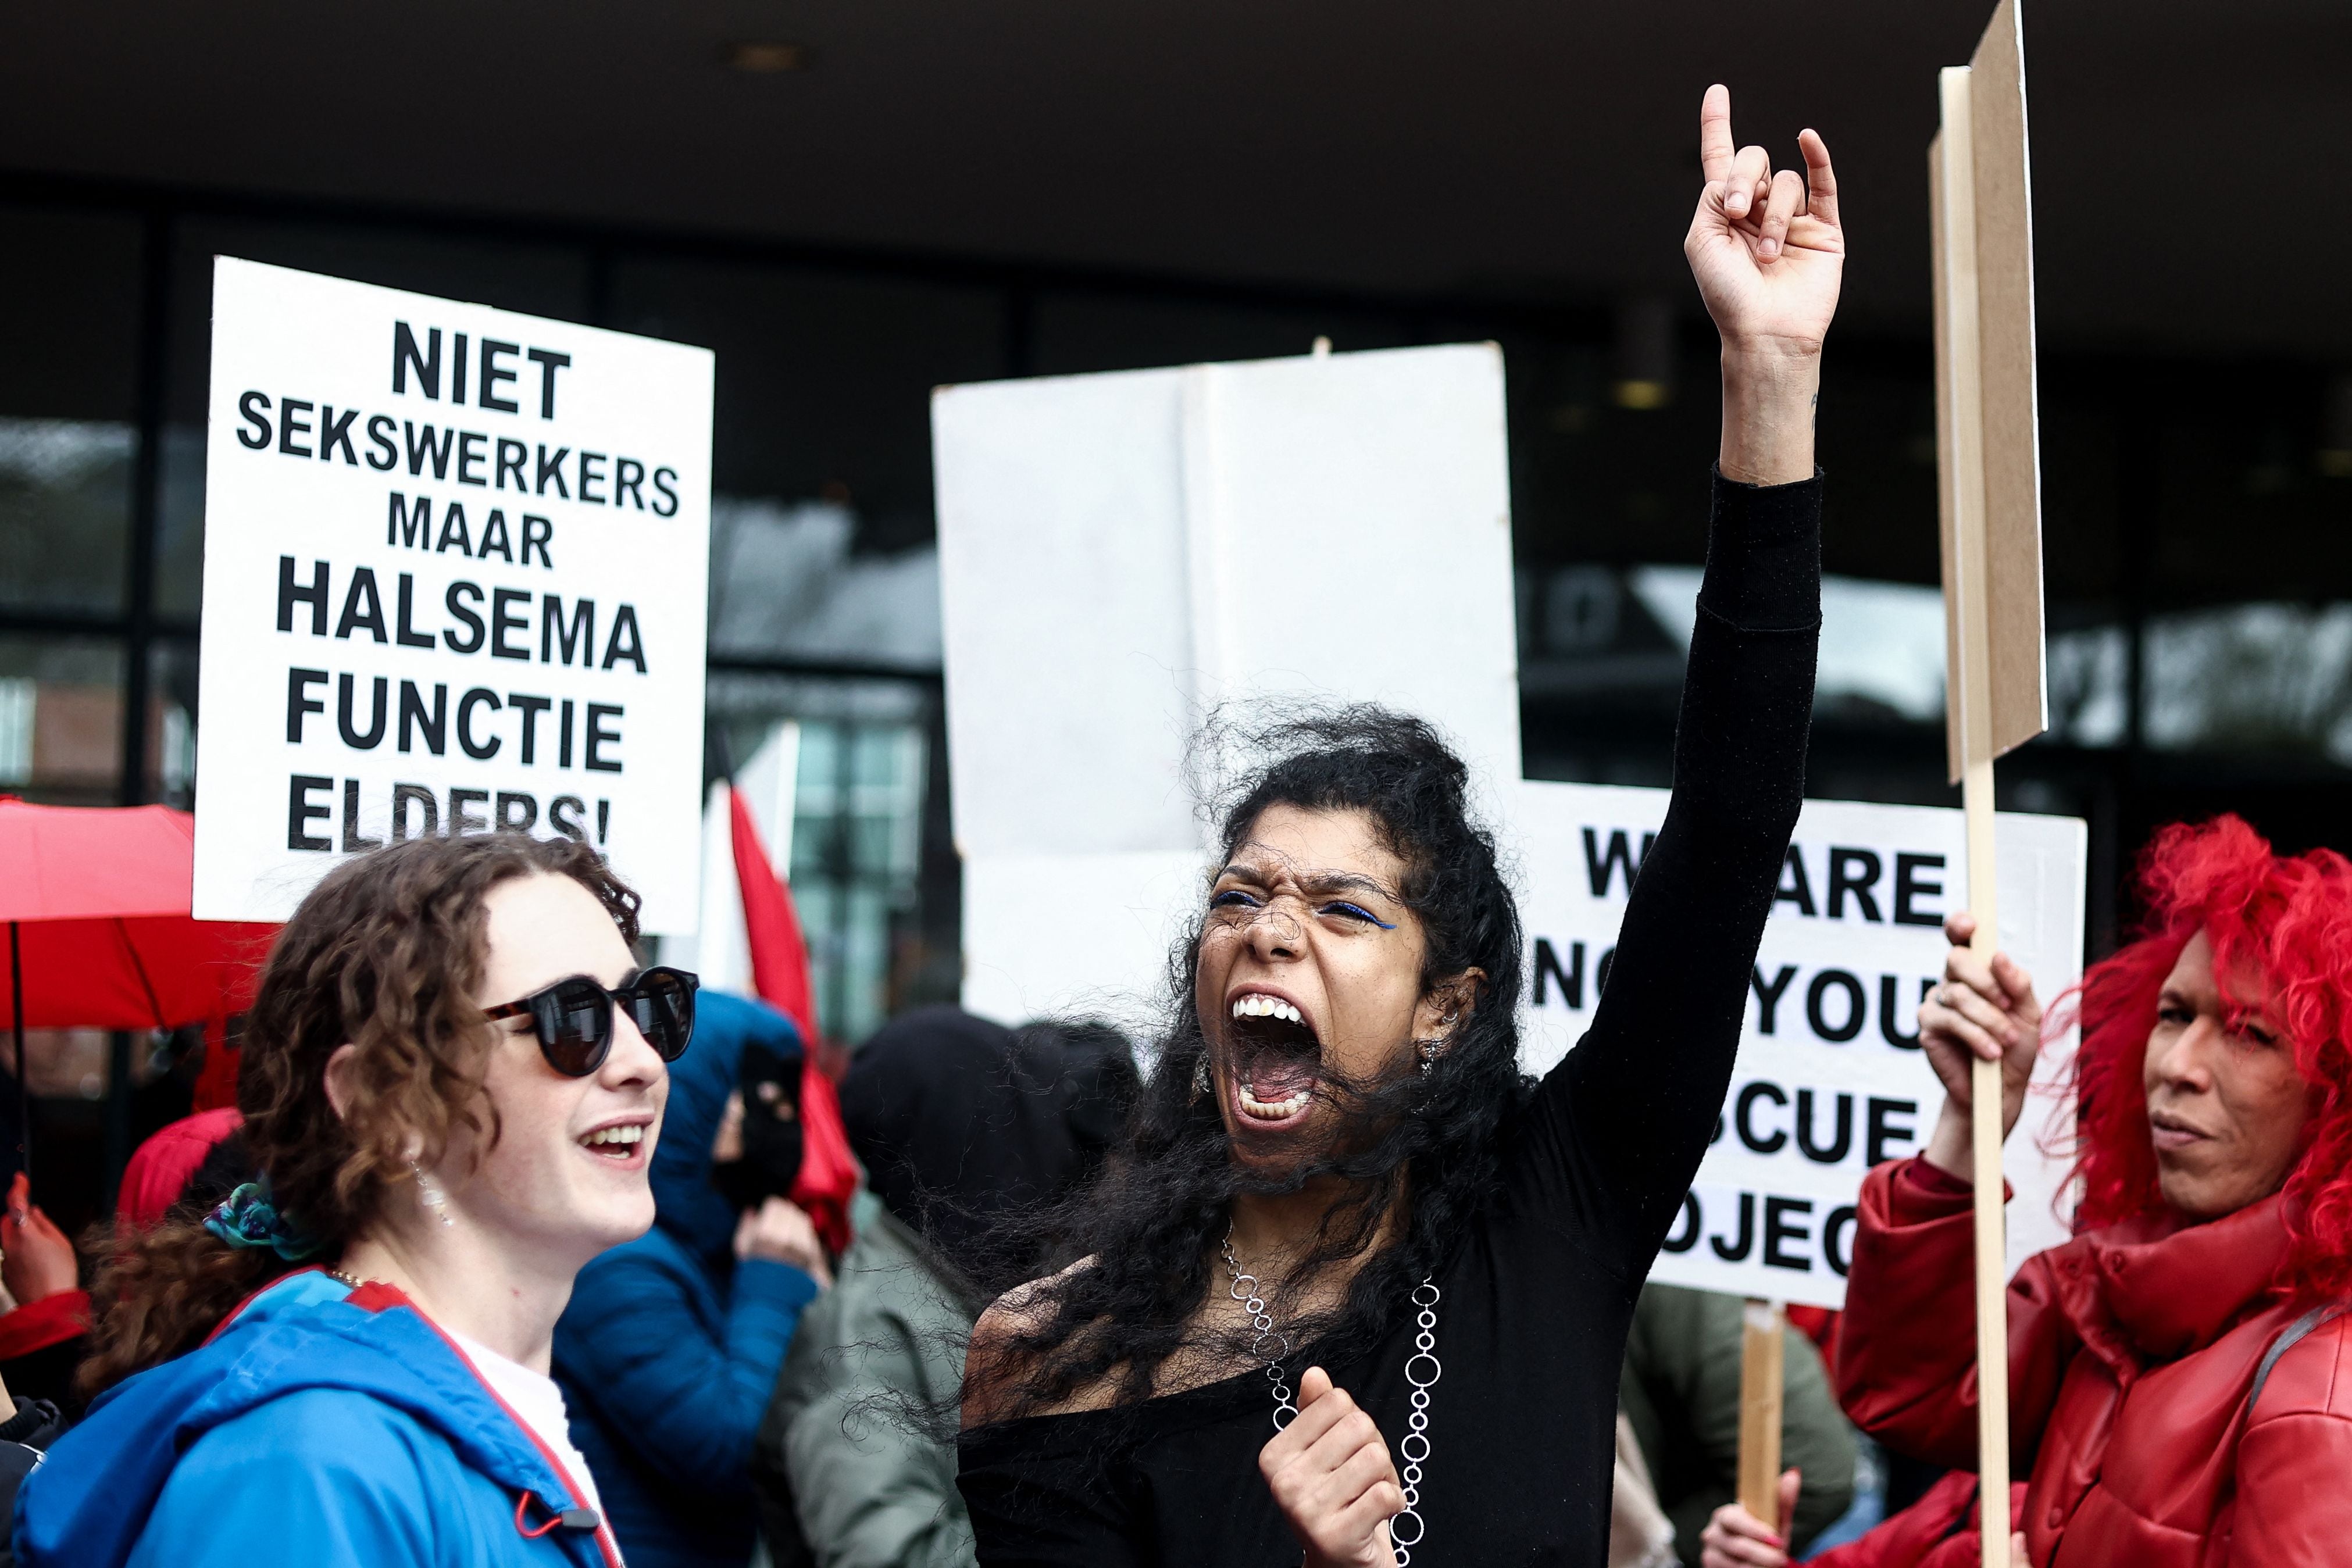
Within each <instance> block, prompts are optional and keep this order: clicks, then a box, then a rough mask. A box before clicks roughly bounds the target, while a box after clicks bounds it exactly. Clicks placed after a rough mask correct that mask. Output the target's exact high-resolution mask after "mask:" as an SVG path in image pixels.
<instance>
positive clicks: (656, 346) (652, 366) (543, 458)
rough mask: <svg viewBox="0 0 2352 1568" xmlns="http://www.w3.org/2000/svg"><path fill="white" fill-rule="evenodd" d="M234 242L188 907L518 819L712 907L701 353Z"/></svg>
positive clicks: (226, 905) (652, 910) (238, 908)
mask: <svg viewBox="0 0 2352 1568" xmlns="http://www.w3.org/2000/svg"><path fill="white" fill-rule="evenodd" d="M711 391H712V360H711V356H710V354H709V351H708V350H701V349H695V348H688V347H685V346H682V345H679V344H674V343H665V342H658V341H656V340H650V339H646V338H637V337H631V336H628V335H625V334H622V333H617V332H608V331H603V330H599V329H593V328H589V327H582V326H577V325H574V324H572V323H569V322H561V321H551V320H543V319H538V318H535V317H528V316H519V315H515V314H512V313H510V312H507V311H500V310H494V309H490V308H486V307H482V306H477V305H466V304H459V303H457V302H454V301H449V300H442V299H436V298H429V297H426V296H423V295H415V294H407V293H403V292H400V291H397V290H394V289H388V288H379V287H373V286H371V285H367V284H360V283H352V282H347V281H344V280H341V279H338V278H329V277H317V276H314V275H311V274H309V273H302V272H295V271H289V270H288V269H285V268H282V267H266V266H262V265H259V264H257V263H253V262H247V261H239V260H235V259H232V258H229V257H221V258H218V259H217V260H216V262H215V274H214V315H213V361H212V391H211V407H210V433H209V438H208V442H207V447H206V464H207V466H206V477H205V601H204V622H203V633H204V644H203V667H202V673H201V692H200V712H201V715H202V723H201V727H200V730H199V738H198V754H197V789H198V801H197V806H198V810H197V826H196V886H195V913H196V914H197V915H199V916H201V917H205V918H216V919H245V920H254V919H271V920H274V919H283V918H284V917H285V916H286V915H288V914H289V913H290V912H291V911H292V909H293V907H294V905H295V904H296V903H298V902H299V899H300V897H301V895H302V894H304V893H305V892H307V891H308V890H309V888H310V885H311V884H312V883H315V882H316V881H317V880H318V878H319V877H320V875H322V874H324V873H325V872H326V870H327V869H328V868H329V867H330V866H331V865H332V864H333V863H334V862H336V861H337V860H338V859H339V858H340V857H341V856H343V855H347V854H351V853H354V852H361V851H364V850H367V849H371V848H373V847H375V846H376V845H378V844H381V843H383V842H386V841H395V840H399V839H403V838H409V837H415V836H417V835H419V834H425V833H432V832H436V831H437V832H466V831H488V830H491V829H497V828H507V829H518V830H521V831H530V832H536V833H539V834H541V835H542V836H544V835H549V834H556V833H561V834H564V835H567V836H569V837H572V838H575V839H579V840H581V841H584V842H587V843H590V844H593V845H594V846H595V847H596V848H597V849H598V850H600V851H602V852H604V853H605V854H607V855H608V856H609V857H610V858H611V859H612V861H613V862H614V866H615V868H616V869H617V870H618V871H619V872H620V873H622V874H623V875H624V876H625V878H626V879H627V880H628V881H629V882H630V883H632V885H634V886H635V887H636V889H637V890H638V891H639V892H640V893H641V894H643V896H644V898H645V908H644V924H645V926H646V929H647V930H649V931H656V932H690V931H691V930H693V928H694V925H695V921H696V914H697V891H698V890H697V883H698V874H699V858H698V857H699V846H698V831H699V822H700V794H701V782H702V755H703V752H702V705H703V654H704V636H705V619H706V615H707V591H708V579H709V473H710V424H711Z"/></svg>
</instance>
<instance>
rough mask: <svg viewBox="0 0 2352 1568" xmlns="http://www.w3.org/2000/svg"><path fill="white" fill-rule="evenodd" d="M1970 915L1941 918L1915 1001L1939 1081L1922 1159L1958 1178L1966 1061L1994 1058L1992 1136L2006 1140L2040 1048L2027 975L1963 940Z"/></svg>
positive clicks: (1968, 1103)
mask: <svg viewBox="0 0 2352 1568" xmlns="http://www.w3.org/2000/svg"><path fill="white" fill-rule="evenodd" d="M1976 933H1977V922H1976V916H1974V915H1968V914H1964V913H1963V914H1954V915H1946V916H1945V917H1944V936H1945V937H1946V939H1947V940H1948V941H1949V942H1950V943H1951V944H1952V946H1951V949H1950V951H1948V953H1946V954H1945V955H1944V978H1943V981H1942V983H1941V984H1939V985H1938V986H1937V987H1936V988H1935V989H1934V990H1932V991H1930V992H1928V993H1927V1000H1926V1001H1924V1002H1922V1003H1920V1004H1919V1043H1920V1045H1921V1046H1922V1047H1923V1048H1924V1049H1925V1050H1926V1051H1927V1062H1928V1065H1929V1066H1931V1067H1933V1068H1934V1069H1935V1070H1936V1076H1937V1078H1939V1079H1941V1080H1942V1081H1943V1084H1944V1111H1943V1114H1942V1115H1941V1116H1940V1117H1939V1118H1938V1119H1937V1123H1936V1130H1935V1132H1934V1134H1931V1135H1930V1136H1929V1138H1928V1140H1927V1148H1926V1150H1925V1151H1924V1153H1925V1154H1926V1155H1927V1163H1928V1164H1930V1165H1932V1166H1936V1167H1937V1169H1939V1170H1942V1171H1944V1172H1946V1173H1948V1175H1951V1176H1958V1177H1959V1178H1960V1179H1961V1180H1962V1181H1967V1180H1969V1172H1970V1171H1971V1170H1972V1169H1973V1168H1974V1166H1973V1162H1972V1160H1971V1158H1970V1155H1969V1145H1970V1134H1971V1125H1970V1124H1971V1118H1972V1116H1973V1113H1974V1112H1973V1105H1972V1096H1971V1095H1970V1093H1969V1089H1970V1079H1969V1073H1970V1071H1971V1069H1970V1065H1969V1064H1970V1063H1971V1062H1972V1061H1976V1060H1977V1059H1979V1058H1981V1059H1983V1060H1984V1061H1998V1062H2000V1088H2001V1095H2000V1135H2001V1136H2002V1137H2003V1138H2004V1139H2006V1138H2007V1137H2008V1136H2009V1134H2010V1132H2011V1129H2012V1128H2014V1127H2015V1126H2016V1125H2017V1118H2018V1117H2019V1116H2020V1115H2021V1113H2023V1112H2024V1110H2025V1091H2026V1086H2027V1085H2028V1084H2029V1083H2030V1082H2032V1078H2033V1061H2034V1058H2035V1057H2036V1056H2038V1055H2040V1054H2041V1051H2042V1003H2041V1002H2040V1001H2039V1000H2037V999H2036V998H2035V997H2034V995H2033V977H2032V976H2031V975H2029V974H2027V973H2026V972H2025V970H2024V968H2023V967H2021V966H2020V965H2019V963H2018V962H2017V960H2016V959H2014V958H2012V957H2011V956H2009V955H2008V954H2006V953H1995V954H1994V955H1993V956H1992V957H1991V958H1990V959H1989V960H1988V959H1986V958H1984V957H1981V956H1979V955H1978V954H1977V953H1976V952H1975V951H1974V950H1973V949H1972V948H1970V947H1969V940H1970V938H1972V937H1974V936H1976Z"/></svg>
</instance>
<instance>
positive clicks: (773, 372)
mask: <svg viewBox="0 0 2352 1568" xmlns="http://www.w3.org/2000/svg"><path fill="white" fill-rule="evenodd" d="M613 325H614V326H615V327H618V328H620V329H623V330H625V331H632V332H644V333H647V334H650V335H652V336H654V337H657V338H667V339H672V340H677V341H679V342H688V343H699V344H702V345H704V346H706V347H708V348H709V349H711V350H713V351H714V352H715V353H716V354H717V355H718V367H717V374H718V400H717V428H716V430H715V431H714V433H713V436H712V447H713V451H712V462H713V465H714V469H713V492H714V493H713V496H712V507H711V540H710V592H711V604H710V645H711V649H712V652H713V653H714V654H716V655H719V656H726V655H730V654H732V655H734V656H737V657H750V658H772V657H787V658H796V659H803V660H811V661H818V662H826V663H847V664H897V665H902V666H905V667H908V668H912V669H924V670H936V669H937V668H938V667H939V664H940V611H939V555H938V550H937V548H936V547H935V546H934V544H933V543H932V540H933V538H934V535H935V532H936V530H935V529H934V528H933V526H932V519H931V412H930V398H931V391H932V389H933V388H934V387H937V386H940V385H941V384H943V383H947V382H968V381H984V380H988V379H990V378H992V377H997V376H1001V375H1003V373H1004V352H1003V350H1004V309H1003V298H1002V296H1001V295H999V294H998V293H997V292H996V291H994V290H992V289H986V288H974V287H941V286H939V285H936V284H929V283H919V282H909V281H904V280H899V279H889V278H860V277H843V276H839V275H835V274H830V273H821V272H812V271H809V270H806V269H800V268H792V269H784V268H776V267H751V266H742V265H734V264H724V263H712V262H686V261H673V260H652V259H640V260H629V261H624V262H622V263H621V264H619V265H618V266H617V267H615V268H614V282H613Z"/></svg>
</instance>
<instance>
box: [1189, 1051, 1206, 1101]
mask: <svg viewBox="0 0 2352 1568" xmlns="http://www.w3.org/2000/svg"><path fill="white" fill-rule="evenodd" d="M1207 1092H1209V1059H1208V1058H1207V1057H1205V1056H1196V1057H1194V1058H1193V1059H1192V1098H1193V1099H1195V1100H1198V1099H1199V1098H1200V1097H1201V1096H1202V1095H1203V1094H1206V1093H1207Z"/></svg>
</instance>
